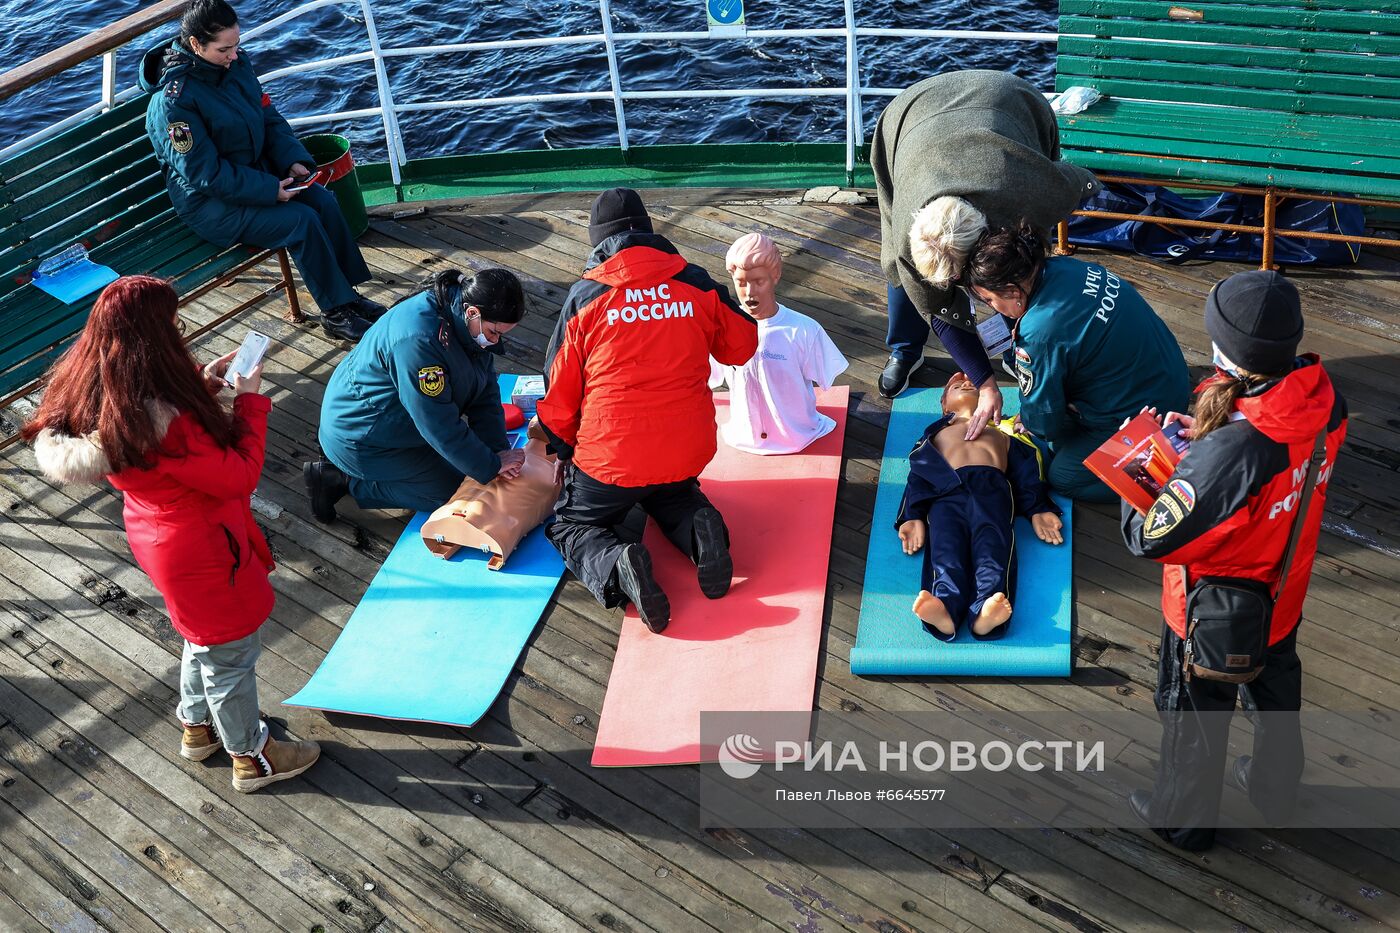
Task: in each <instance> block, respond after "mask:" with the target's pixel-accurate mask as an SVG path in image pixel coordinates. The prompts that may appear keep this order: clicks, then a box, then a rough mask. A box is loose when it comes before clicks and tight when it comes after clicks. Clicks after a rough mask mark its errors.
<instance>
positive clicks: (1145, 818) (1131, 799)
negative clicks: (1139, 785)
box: [1128, 790, 1156, 832]
mask: <svg viewBox="0 0 1400 933" xmlns="http://www.w3.org/2000/svg"><path fill="white" fill-rule="evenodd" d="M1151 806H1152V792H1151V791H1146V790H1135V791H1133V792H1132V793H1130V794H1128V809H1129V810H1132V811H1133V816H1135V817H1137V818H1138V819H1139V820H1141V821H1142V825H1144V826H1146V827H1149V828H1151V827H1152V818H1151V816H1150V814H1149V810H1150V809H1151ZM1153 832H1156V830H1155V829H1153Z"/></svg>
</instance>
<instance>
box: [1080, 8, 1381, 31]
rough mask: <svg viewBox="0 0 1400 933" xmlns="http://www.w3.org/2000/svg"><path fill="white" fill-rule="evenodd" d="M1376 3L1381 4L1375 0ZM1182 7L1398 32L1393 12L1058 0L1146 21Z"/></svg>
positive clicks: (1223, 16)
mask: <svg viewBox="0 0 1400 933" xmlns="http://www.w3.org/2000/svg"><path fill="white" fill-rule="evenodd" d="M1376 6H1377V7H1380V6H1381V4H1380V3H1379V2H1378V3H1377V4H1376ZM1183 9H1185V10H1191V11H1194V12H1199V13H1200V14H1201V15H1202V16H1203V17H1204V18H1203V20H1201V22H1202V23H1208V24H1217V23H1218V24H1222V25H1226V26H1259V27H1264V28H1267V29H1278V28H1279V27H1285V28H1292V29H1298V30H1304V29H1306V30H1317V31H1322V32H1337V33H1348V32H1351V33H1362V34H1369V33H1380V34H1383V35H1390V36H1400V16H1397V15H1395V14H1394V13H1381V12H1372V11H1365V12H1362V11H1350V10H1322V9H1317V8H1314V7H1281V6H1278V5H1272V6H1264V5H1262V4H1256V5H1251V4H1235V3H1220V4H1208V5H1207V4H1200V5H1196V6H1193V5H1192V4H1191V3H1190V2H1189V0H1180V2H1170V0H1060V13H1061V15H1065V14H1069V15H1073V16H1111V17H1114V18H1115V19H1117V18H1133V19H1141V20H1146V21H1149V22H1179V21H1180V20H1176V19H1175V18H1174V17H1173V16H1172V11H1174V10H1176V11H1180V10H1183Z"/></svg>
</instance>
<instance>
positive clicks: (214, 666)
mask: <svg viewBox="0 0 1400 933" xmlns="http://www.w3.org/2000/svg"><path fill="white" fill-rule="evenodd" d="M261 653H262V636H260V635H259V634H258V633H257V632H254V633H253V634H251V635H249V636H248V637H246V638H240V639H238V640H237V641H230V642H226V643H224V644H222V645H196V644H193V643H191V642H188V641H187V642H185V651H184V654H183V655H182V656H181V658H180V705H179V706H178V707H177V708H176V710H175V714H176V715H177V716H179V717H180V721H181V722H183V723H186V724H188V725H191V726H198V725H209V724H212V725H213V726H214V731H215V732H217V733H218V735H219V739H220V740H222V741H223V743H224V749H225V750H226V751H227V752H228V753H229V754H230V755H256V754H257V753H259V752H261V751H262V748H263V745H264V744H266V742H267V725H266V724H264V723H263V721H262V719H261V717H260V716H259V714H258V677H257V672H256V671H255V670H254V666H255V665H256V664H257V661H258V655H259V654H261Z"/></svg>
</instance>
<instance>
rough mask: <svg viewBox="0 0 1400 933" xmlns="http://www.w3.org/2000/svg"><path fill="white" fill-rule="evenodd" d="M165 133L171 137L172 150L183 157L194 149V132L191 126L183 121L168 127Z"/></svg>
mask: <svg viewBox="0 0 1400 933" xmlns="http://www.w3.org/2000/svg"><path fill="white" fill-rule="evenodd" d="M165 133H166V135H167V136H169V137H170V148H172V149H174V150H175V151H176V152H178V153H180V154H181V155H183V154H185V153H186V152H189V151H190V150H191V149H193V148H194V132H193V131H192V130H191V129H190V125H189V124H188V123H186V122H184V121H183V120H181V121H180V122H178V123H172V124H170V125H169V126H167V127H166V128H165Z"/></svg>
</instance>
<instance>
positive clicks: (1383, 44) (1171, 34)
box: [1060, 10, 1400, 55]
mask: <svg viewBox="0 0 1400 933" xmlns="http://www.w3.org/2000/svg"><path fill="white" fill-rule="evenodd" d="M1060 34H1061V35H1077V36H1098V37H1101V38H1105V39H1107V38H1120V39H1165V40H1168V41H1172V42H1209V43H1219V44H1223V45H1238V46H1265V47H1269V48H1281V49H1303V50H1306V51H1312V50H1316V51H1321V52H1351V53H1355V54H1366V55H1400V36H1389V35H1362V34H1360V33H1332V32H1308V31H1305V30H1292V29H1266V28H1262V27H1260V28H1244V27H1241V26H1226V25H1221V24H1206V23H1181V22H1146V21H1143V20H1122V19H1093V18H1090V17H1085V16H1075V15H1073V14H1070V13H1066V12H1065V11H1064V10H1061V12H1060Z"/></svg>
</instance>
